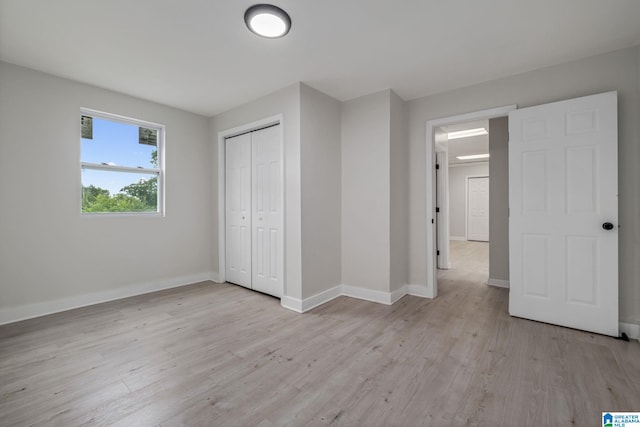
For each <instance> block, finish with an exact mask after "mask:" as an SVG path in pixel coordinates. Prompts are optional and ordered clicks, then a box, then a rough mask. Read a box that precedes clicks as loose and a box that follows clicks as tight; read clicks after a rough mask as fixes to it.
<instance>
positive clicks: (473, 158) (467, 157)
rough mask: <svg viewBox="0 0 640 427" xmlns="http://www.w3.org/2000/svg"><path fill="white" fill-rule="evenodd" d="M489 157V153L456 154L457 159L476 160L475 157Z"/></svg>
mask: <svg viewBox="0 0 640 427" xmlns="http://www.w3.org/2000/svg"><path fill="white" fill-rule="evenodd" d="M487 158H489V154H488V153H487V154H472V155H470V156H456V159H458V160H476V159H487Z"/></svg>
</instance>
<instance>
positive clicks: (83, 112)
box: [78, 108, 165, 217]
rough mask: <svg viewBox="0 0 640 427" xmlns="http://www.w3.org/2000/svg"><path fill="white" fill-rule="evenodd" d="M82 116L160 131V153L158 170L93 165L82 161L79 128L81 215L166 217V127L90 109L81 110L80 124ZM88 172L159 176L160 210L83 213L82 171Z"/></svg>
mask: <svg viewBox="0 0 640 427" xmlns="http://www.w3.org/2000/svg"><path fill="white" fill-rule="evenodd" d="M82 116H91V117H97V118H100V119H105V120H110V121H113V122H118V123H123V124H128V125H133V126H138V127H144V128H148V129H155V130H157V131H158V141H157V146H156V149H157V151H158V168H157V169H155V168H140V167H131V166H112V165H106V164H101V163H91V162H83V161H82V132H81V129H79V128H78V135H79V141H80V146H79V148H80V149H79V151H78V152H79V154H80V198H79V204H80V206H79V207H80V215H81V216H84V217H102V216H109V217H114V216H146V217H164V216H165V197H164V131H165V128H164V125H162V124H159V123H153V122H148V121H145V120H139V119H134V118H131V117H126V116H121V115H118V114H112V113H106V112H104V111H98V110H93V109H90V108H80V116H79V117H78V124H79V123H80V118H81V117H82ZM84 169H87V170H103V171H112V172H129V173H139V174H141V175H157V176H158V210H157V211H156V212H82V171H83V170H84Z"/></svg>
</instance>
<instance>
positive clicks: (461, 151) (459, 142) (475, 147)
mask: <svg viewBox="0 0 640 427" xmlns="http://www.w3.org/2000/svg"><path fill="white" fill-rule="evenodd" d="M477 128H485V129H486V130H487V132H488V131H489V120H478V121H473V122H465V123H458V124H455V125H449V126H442V127H441V128H440V129H442V130H443V131H444V132H447V133H448V132H456V131H460V130H467V129H477ZM446 144H447V149H448V161H449V164H450V165H453V164H458V163H477V162H488V161H489V159H482V160H459V159H457V158H456V157H457V156H469V155H471V154H486V153H488V152H489V135H488V134H487V135H478V136H470V137H468V138H458V139H452V140H449V141H447V142H446Z"/></svg>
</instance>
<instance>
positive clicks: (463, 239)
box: [435, 119, 489, 284]
mask: <svg viewBox="0 0 640 427" xmlns="http://www.w3.org/2000/svg"><path fill="white" fill-rule="evenodd" d="M435 135H436V147H435V148H436V160H437V164H436V177H437V178H436V179H437V185H436V202H437V206H436V245H437V246H436V256H437V262H438V264H437V266H438V278H439V279H441V280H444V279H450V281H454V280H456V278H458V279H462V278H467V279H468V278H470V277H473V278H474V280H472V281H471V280H465V282H467V283H485V284H486V283H487V282H488V279H489V120H487V119H483V120H474V121H469V122H463V123H456V124H452V125H447V126H441V127H438V128H436V130H435ZM450 281H449V282H450ZM449 282H447V283H449Z"/></svg>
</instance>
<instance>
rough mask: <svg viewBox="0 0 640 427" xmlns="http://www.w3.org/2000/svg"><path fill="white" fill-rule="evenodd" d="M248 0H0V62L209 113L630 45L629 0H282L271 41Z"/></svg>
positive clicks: (455, 84)
mask: <svg viewBox="0 0 640 427" xmlns="http://www.w3.org/2000/svg"><path fill="white" fill-rule="evenodd" d="M252 4H253V2H251V1H248V0H238V1H231V0H229V1H203V0H181V1H175V0H136V1H130V0H110V1H86V0H56V1H49V0H0V60H3V61H7V62H10V63H13V64H17V65H22V66H26V67H29V68H33V69H36V70H40V71H44V72H47V73H51V74H54V75H57V76H61V77H66V78H69V79H73V80H77V81H80V82H84V83H88V84H92V85H95V86H99V87H103V88H107V89H111V90H115V91H118V92H122V93H126V94H129V95H133V96H137V97H140V98H143V99H147V100H151V101H156V102H159V103H163V104H166V105H170V106H174V107H178V108H181V109H184V110H187V111H192V112H196V113H200V114H203V115H207V116H211V115H214V114H217V113H220V112H223V111H226V110H228V109H230V108H232V107H235V106H238V105H241V104H243V103H246V102H249V101H251V100H254V99H256V98H258V97H260V96H262V95H265V94H267V93H270V92H273V91H275V90H278V89H280V88H282V87H285V86H287V85H290V84H292V83H295V82H298V81H302V82H305V83H306V84H308V85H310V86H312V87H314V88H316V89H318V90H320V91H322V92H325V93H327V94H328V95H330V96H333V97H335V98H337V99H339V100H342V101H344V100H348V99H351V98H354V97H358V96H361V95H366V94H369V93H373V92H376V91H379V90H383V89H388V88H391V89H393V90H394V91H395V92H396V93H397V94H398V95H400V97H402V98H403V99H405V100H410V99H415V98H419V97H422V96H425V95H430V94H435V93H441V92H445V91H448V90H452V89H455V88H460V87H464V86H469V85H472V84H476V83H480V82H484V81H489V80H494V79H498V78H502V77H505V76H509V75H513V74H517V73H522V72H525V71H530V70H533V69H538V68H542V67H545V66H550V65H555V64H559V63H564V62H569V61H572V60H576V59H580V58H585V57H588V56H592V55H596V54H599V53H604V52H608V51H612V50H616V49H621V48H625V47H628V46H632V45H636V44H638V43H640V25H638V22H639V18H640V1H637V0H616V1H602V0H563V1H560V2H559V1H557V0H537V1H514V0H485V1H482V2H465V4H464V6H461V5H460V4H459V3H458V2H444V1H435V0H426V1H400V2H391V1H388V0H350V1H346V2H345V1H342V0H323V1H315V2H309V1H297V0H280V1H278V2H277V3H276V4H275V5H276V6H278V7H281V8H282V9H284V10H285V11H286V12H287V13H288V14H289V15H290V16H291V20H292V21H293V22H294V25H293V26H292V28H291V31H290V32H289V34H287V36H286V37H283V38H280V39H265V38H261V37H256V36H255V35H254V34H252V33H251V32H250V31H248V30H247V28H246V26H245V23H244V19H243V16H244V12H245V11H246V9H247V8H248V7H249V6H251V5H252ZM454 17H455V19H452V18H454Z"/></svg>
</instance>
